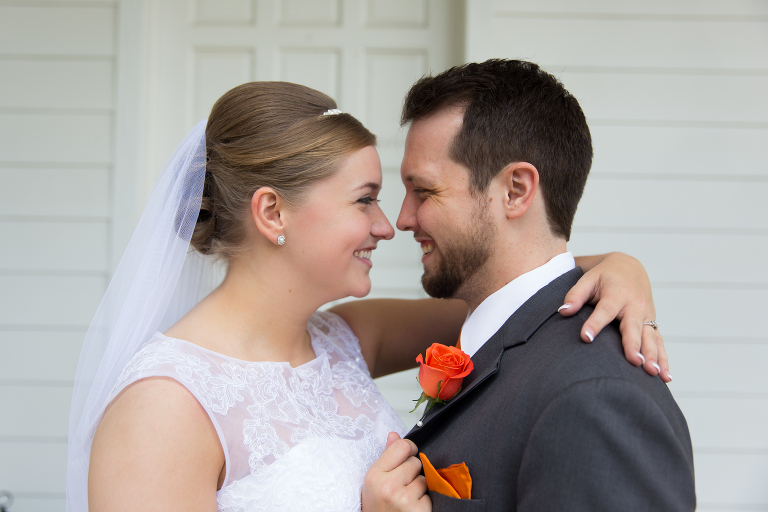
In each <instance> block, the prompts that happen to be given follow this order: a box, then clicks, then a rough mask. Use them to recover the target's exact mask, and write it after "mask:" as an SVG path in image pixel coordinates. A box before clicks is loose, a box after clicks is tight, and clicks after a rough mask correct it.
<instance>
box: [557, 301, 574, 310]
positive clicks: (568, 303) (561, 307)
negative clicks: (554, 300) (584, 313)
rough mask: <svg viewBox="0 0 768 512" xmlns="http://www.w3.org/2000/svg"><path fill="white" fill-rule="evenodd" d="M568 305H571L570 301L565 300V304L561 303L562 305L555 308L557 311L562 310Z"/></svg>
mask: <svg viewBox="0 0 768 512" xmlns="http://www.w3.org/2000/svg"><path fill="white" fill-rule="evenodd" d="M569 307H571V303H570V302H566V303H565V304H563V305H562V306H560V307H559V308H557V310H558V311H562V310H564V309H568V308H569Z"/></svg>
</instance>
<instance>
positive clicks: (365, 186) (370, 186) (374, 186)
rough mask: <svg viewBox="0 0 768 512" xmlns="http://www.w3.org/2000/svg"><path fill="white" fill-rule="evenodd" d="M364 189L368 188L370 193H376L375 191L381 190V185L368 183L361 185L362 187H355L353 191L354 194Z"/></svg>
mask: <svg viewBox="0 0 768 512" xmlns="http://www.w3.org/2000/svg"><path fill="white" fill-rule="evenodd" d="M364 188H370V189H371V192H376V191H377V190H379V189H380V188H381V185H379V184H378V183H374V182H372V181H369V182H368V183H363V184H362V185H360V186H359V187H357V188H356V189H355V192H357V191H358V190H363V189H364Z"/></svg>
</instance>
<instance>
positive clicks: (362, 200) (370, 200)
mask: <svg viewBox="0 0 768 512" xmlns="http://www.w3.org/2000/svg"><path fill="white" fill-rule="evenodd" d="M357 202H358V203H362V204H365V205H370V204H373V203H380V202H381V200H380V199H375V198H373V197H371V196H365V197H361V198H360V199H358V200H357Z"/></svg>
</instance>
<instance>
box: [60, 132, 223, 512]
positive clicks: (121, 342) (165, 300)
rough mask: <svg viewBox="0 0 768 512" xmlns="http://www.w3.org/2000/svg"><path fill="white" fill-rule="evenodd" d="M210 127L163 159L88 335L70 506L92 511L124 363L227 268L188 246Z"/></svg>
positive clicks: (75, 417) (75, 411) (77, 398)
mask: <svg viewBox="0 0 768 512" xmlns="http://www.w3.org/2000/svg"><path fill="white" fill-rule="evenodd" d="M205 126H206V122H205V121H200V122H199V123H197V125H195V127H194V128H192V130H191V131H190V132H189V133H188V134H187V136H186V137H185V138H184V140H183V141H182V142H181V144H179V146H178V147H177V148H176V150H175V151H174V152H173V155H171V158H170V159H169V160H168V162H167V163H166V164H165V169H164V170H163V173H162V174H161V176H160V178H159V180H158V182H157V184H156V185H155V189H154V191H153V192H152V195H151V197H150V198H149V201H148V202H147V206H146V207H145V208H144V212H143V213H142V215H141V219H140V220H139V223H138V226H137V227H136V230H135V231H134V233H133V236H132V237H131V241H130V242H129V244H128V248H127V249H126V251H125V253H124V254H123V257H122V259H121V260H120V264H119V265H118V267H117V270H116V271H115V274H114V276H113V277H112V281H111V282H110V283H109V287H108V288H107V291H106V293H105V294H104V298H103V299H102V301H101V304H100V305H99V308H98V310H97V311H96V315H95V316H94V318H93V321H92V322H91V325H90V327H89V328H88V333H87V334H86V336H85V341H84V342H83V348H82V351H81V353H80V359H79V361H78V364H77V373H76V374H75V384H74V390H73V392H72V405H71V408H70V416H69V442H68V453H67V510H68V511H70V512H85V511H87V510H88V490H87V482H88V463H89V459H90V451H91V442H92V439H93V433H94V431H95V429H96V427H97V426H98V422H99V421H100V419H101V416H102V414H103V412H104V409H105V407H106V406H107V403H106V400H107V399H108V398H109V395H110V393H111V392H112V389H113V387H114V385H115V383H116V381H117V379H118V377H119V376H120V373H121V372H122V370H123V368H124V366H125V365H126V363H127V362H128V361H129V360H130V358H131V357H132V356H133V355H134V354H135V353H136V351H137V350H138V348H139V347H140V346H141V345H142V344H143V343H144V342H146V341H147V340H148V339H149V338H150V337H151V336H152V335H153V334H154V333H155V332H156V331H158V330H159V331H164V330H166V329H167V328H168V327H170V326H171V325H173V324H174V323H175V322H176V321H177V320H178V319H179V318H181V317H182V316H183V315H184V314H186V313H187V312H188V311H189V310H190V309H191V308H192V307H193V306H194V305H195V304H196V303H197V302H198V301H199V300H200V299H202V298H203V297H204V296H205V295H206V294H207V293H209V292H210V291H211V290H212V289H213V288H214V287H215V286H216V285H217V284H218V282H220V280H221V277H222V272H221V267H220V266H217V265H215V263H214V262H213V261H212V260H211V259H210V258H206V257H204V256H202V255H200V254H199V253H198V252H196V251H194V250H190V247H189V241H190V239H191V237H192V232H193V231H194V228H195V223H196V222H197V217H198V214H199V211H200V201H201V198H202V193H203V183H204V181H205V166H206V150H205ZM137 506H139V507H141V504H140V502H138V504H137Z"/></svg>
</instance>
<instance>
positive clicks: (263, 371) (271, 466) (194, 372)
mask: <svg viewBox="0 0 768 512" xmlns="http://www.w3.org/2000/svg"><path fill="white" fill-rule="evenodd" d="M307 329H308V331H309V334H310V337H311V339H312V347H313V348H314V350H315V355H316V356H317V357H316V358H315V359H313V360H312V361H310V362H308V363H306V364H304V365H301V366H299V367H296V368H292V367H291V366H290V365H289V364H288V363H275V362H247V361H241V360H237V359H232V358H229V357H227V356H224V355H221V354H217V353H215V352H211V351H208V350H205V349H203V348H201V347H198V346H197V345H194V344H192V343H189V342H186V341H182V340H177V339H174V338H168V337H166V336H164V335H162V334H160V333H157V334H155V336H153V337H152V338H151V339H150V340H149V341H148V342H147V343H146V344H145V345H144V346H143V347H142V348H141V349H140V350H139V351H138V352H137V353H136V355H135V356H134V357H133V358H132V359H131V360H130V361H129V363H128V364H127V365H126V367H125V369H124V370H123V373H122V374H121V375H120V377H119V379H118V381H117V384H116V386H115V388H114V389H113V391H112V393H111V394H110V398H109V400H110V401H111V400H112V399H113V398H114V397H115V396H117V394H118V393H119V392H120V391H121V390H123V389H124V388H125V387H126V386H128V385H130V384H131V383H133V382H136V381H137V380H140V379H143V378H147V377H154V376H162V377H170V378H173V379H175V380H177V381H178V382H180V383H181V384H182V385H184V386H185V387H186V388H187V389H188V390H189V391H190V392H191V393H192V394H193V395H194V396H195V398H197V400H198V401H199V402H200V404H201V405H202V406H203V407H204V408H205V410H206V412H207V413H208V416H209V417H210V419H211V421H212V422H213V425H214V427H215V428H216V431H217V433H218V435H219V440H220V441H221V445H222V448H223V449H224V455H225V458H226V465H227V474H226V478H225V480H224V484H223V485H222V488H221V490H220V491H219V492H218V493H217V501H218V508H219V510H221V511H248V512H250V511H283V510H285V511H289V510H290V511H299V510H301V511H315V510H317V511H330V510H333V511H359V510H360V493H361V489H362V484H363V477H364V475H365V473H366V471H367V470H368V468H369V467H370V465H371V464H372V463H373V462H374V461H375V460H376V459H377V458H378V457H379V455H380V454H381V452H382V451H383V450H384V447H385V444H386V439H387V433H388V432H390V431H395V432H398V433H399V434H400V435H404V434H405V427H404V425H403V424H402V422H401V421H400V420H399V418H398V417H397V415H396V414H395V412H394V411H393V410H392V408H391V406H390V405H389V404H388V403H387V402H386V401H385V400H384V398H383V397H382V395H381V393H380V392H379V390H378V389H377V388H376V385H375V384H374V383H373V380H372V379H371V376H370V374H369V372H368V367H367V366H366V363H365V361H364V360H363V357H362V354H361V352H360V345H359V343H358V341H357V338H356V337H355V335H354V334H353V333H352V331H351V330H350V329H349V326H347V324H346V323H345V322H344V321H343V320H342V319H341V318H340V317H338V316H337V315H334V314H333V313H328V312H325V313H316V314H315V315H313V316H312V318H311V319H310V322H309V325H308V327H307Z"/></svg>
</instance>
